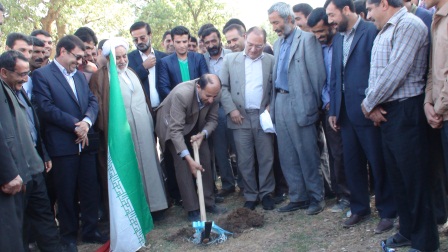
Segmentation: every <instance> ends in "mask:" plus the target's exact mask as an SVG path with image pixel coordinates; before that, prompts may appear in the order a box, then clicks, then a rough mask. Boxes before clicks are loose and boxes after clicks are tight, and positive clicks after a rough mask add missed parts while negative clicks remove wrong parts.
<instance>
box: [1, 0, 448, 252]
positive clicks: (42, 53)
mask: <svg viewBox="0 0 448 252" xmlns="http://www.w3.org/2000/svg"><path fill="white" fill-rule="evenodd" d="M422 5H424V6H422ZM427 9H432V10H433V12H431V11H428V10H427ZM4 12H5V9H4V7H3V6H2V5H1V4H0V14H1V15H0V25H2V24H3V13H4ZM267 19H268V20H269V22H270V24H271V25H272V29H273V31H274V32H276V33H277V35H278V37H279V38H278V39H277V40H276V41H275V43H274V45H273V46H271V45H270V44H269V43H268V42H267V41H266V36H267V35H266V31H265V30H264V29H263V28H261V27H251V28H249V29H246V27H245V25H244V24H243V23H242V22H241V21H240V20H238V19H230V20H229V21H228V22H227V23H226V24H225V26H224V27H223V28H222V33H221V31H220V29H219V28H218V27H215V26H214V25H213V24H204V25H203V26H202V27H201V28H200V29H199V32H198V34H197V35H198V37H197V38H195V37H193V36H192V34H190V31H189V29H188V28H186V27H184V26H176V27H173V28H172V29H171V30H170V31H166V32H165V33H164V35H163V39H162V41H161V46H162V48H163V49H164V52H162V51H158V50H156V49H155V48H154V47H153V45H154V44H153V43H154V41H152V28H154V27H151V26H150V25H149V24H148V23H146V22H142V21H138V22H136V23H134V24H133V25H132V26H131V27H130V29H129V32H130V36H131V37H132V41H133V43H134V45H135V47H136V50H134V51H131V52H130V51H129V44H128V42H127V41H126V39H124V38H110V39H104V40H101V41H99V42H98V39H97V37H96V35H95V32H94V31H93V30H92V29H90V28H88V27H81V28H79V29H78V30H77V31H76V32H75V33H74V34H73V35H66V36H64V37H62V38H60V39H59V41H58V43H57V45H56V48H55V57H54V58H53V59H50V57H51V55H52V54H53V50H54V48H53V44H52V36H51V35H50V34H49V33H48V32H47V31H44V30H35V31H33V32H32V33H31V34H30V35H25V34H23V33H10V34H7V38H6V46H5V48H6V51H5V52H4V53H3V54H1V55H0V79H1V81H0V82H1V85H0V100H1V101H4V102H2V103H1V105H0V114H1V119H0V157H1V158H0V185H1V192H0V216H1V217H0V250H1V251H29V250H30V249H31V248H32V247H33V245H34V244H35V245H36V246H37V247H38V249H40V250H41V251H77V240H78V229H79V228H80V227H79V222H80V221H81V223H82V227H81V236H82V237H81V239H82V241H83V242H87V243H105V242H106V241H107V240H108V239H109V238H108V237H107V236H106V235H104V234H102V233H101V232H100V231H99V229H98V222H99V220H104V221H106V222H107V220H108V218H113V216H109V215H108V213H109V203H108V178H107V177H108V176H107V173H108V170H107V159H108V149H107V144H108V122H109V86H110V80H109V78H110V76H109V69H110V67H115V66H111V64H110V59H111V58H110V57H112V56H114V57H115V62H116V69H117V72H118V77H119V84H120V89H121V93H122V96H123V101H124V106H125V110H126V115H127V119H128V122H129V126H130V131H131V133H132V140H133V144H134V150H135V153H136V157H137V161H138V170H139V172H140V174H141V178H142V184H143V187H144V192H145V196H146V203H147V204H148V206H149V208H150V210H151V215H152V218H153V220H154V221H163V219H164V218H165V212H166V209H168V208H169V207H171V206H173V205H180V206H182V207H183V209H184V210H185V211H186V217H187V219H188V220H189V221H198V220H200V212H199V200H198V194H197V192H196V184H195V176H196V173H197V171H198V170H199V171H201V172H202V177H203V189H204V198H205V205H206V211H207V212H210V213H214V214H222V213H225V212H226V211H227V209H226V208H224V207H221V206H219V205H218V204H219V203H222V202H224V201H225V200H226V198H227V200H230V199H233V197H232V198H229V197H228V196H229V195H232V194H234V193H235V194H236V193H237V192H238V193H239V194H238V195H239V196H242V197H244V200H245V203H244V206H243V207H245V208H248V209H251V210H255V209H256V207H257V206H258V205H259V204H261V206H262V208H263V209H264V210H273V209H275V208H276V205H278V204H282V202H284V201H285V199H286V198H288V199H289V201H288V203H287V204H283V205H282V206H281V207H277V211H278V212H279V214H281V213H284V212H292V211H297V210H299V209H304V210H306V211H305V213H306V214H307V215H316V214H319V213H321V212H322V211H323V210H324V209H325V207H326V203H325V199H326V197H328V196H329V195H330V194H333V195H334V196H335V197H336V203H335V204H334V205H333V206H332V207H331V208H329V211H331V212H334V213H340V212H344V213H345V212H347V217H348V218H347V219H344V220H343V221H342V226H343V227H345V228H350V227H353V226H356V225H359V224H360V223H363V222H364V221H366V220H368V219H369V218H370V217H371V213H372V211H373V210H372V209H371V206H370V199H371V194H374V195H375V197H374V199H375V208H376V210H377V211H378V215H379V217H380V221H379V222H378V224H377V226H376V228H375V230H374V232H375V233H376V234H381V233H384V232H387V231H389V230H391V229H393V228H394V226H398V232H396V233H395V234H394V235H392V236H391V237H389V238H388V239H386V240H383V241H381V242H382V245H383V247H384V248H397V247H402V246H408V247H410V250H409V251H412V252H414V251H438V249H439V235H438V229H437V225H438V224H443V223H445V222H446V221H447V213H446V191H445V187H446V182H447V181H446V175H447V168H448V123H447V120H448V71H447V69H448V55H447V50H446V49H447V48H448V33H447V31H448V0H425V1H421V3H418V1H417V2H415V1H414V0H358V1H355V2H353V1H352V0H327V1H326V2H325V5H324V6H323V7H321V8H316V9H313V8H312V7H311V6H309V5H308V4H303V3H302V4H297V5H295V6H293V7H292V8H291V6H289V5H288V4H286V3H283V2H278V3H275V4H273V5H272V6H271V7H270V8H269V10H268V11H267ZM6 25H7V24H6ZM223 40H225V41H226V42H227V43H226V45H223V43H222V41H223ZM270 124H272V125H274V126H275V129H274V127H269V125H270ZM274 132H275V134H273V133H274ZM194 142H195V143H197V144H198V145H199V156H200V160H201V162H200V163H198V162H197V161H195V159H194V157H193V155H192V153H193V149H192V143H194ZM159 148H160V149H159ZM159 153H160V154H159ZM218 176H219V177H220V180H221V185H222V186H221V188H220V190H218V189H217V186H216V183H215V182H216V181H217V178H218ZM55 218H56V219H57V221H58V225H56V222H55ZM397 218H398V224H396V222H397V221H396V220H397Z"/></svg>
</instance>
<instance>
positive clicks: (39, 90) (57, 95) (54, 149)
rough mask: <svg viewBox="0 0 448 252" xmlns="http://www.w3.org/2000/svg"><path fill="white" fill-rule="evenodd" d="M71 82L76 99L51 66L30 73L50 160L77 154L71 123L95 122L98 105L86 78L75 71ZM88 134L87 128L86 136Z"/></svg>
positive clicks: (52, 64) (58, 71)
mask: <svg viewBox="0 0 448 252" xmlns="http://www.w3.org/2000/svg"><path fill="white" fill-rule="evenodd" d="M73 80H74V82H75V87H76V93H77V96H78V99H76V96H75V94H74V93H73V91H72V89H71V88H70V85H69V84H68V81H67V80H66V79H65V77H64V75H63V74H62V72H61V71H60V70H59V68H58V67H57V65H56V64H55V63H54V62H52V63H51V64H49V65H47V66H45V67H42V68H39V69H37V70H35V71H34V72H33V83H34V88H33V94H34V98H35V100H36V104H37V107H38V112H39V116H40V118H41V119H42V121H41V123H43V124H44V132H45V133H44V141H45V147H46V148H47V151H48V153H49V155H50V156H51V157H52V156H65V155H74V154H78V153H79V146H78V144H75V140H76V139H77V136H76V134H75V133H74V130H75V123H77V122H79V121H81V120H83V119H84V118H85V117H89V118H90V120H91V121H92V124H94V123H95V120H96V118H97V114H98V102H97V99H96V97H95V96H94V95H93V93H92V92H91V91H90V89H89V85H88V84H87V80H86V78H85V77H84V75H83V74H82V73H81V72H79V71H77V72H76V73H75V74H74V75H73ZM92 132H93V127H90V130H89V133H92Z"/></svg>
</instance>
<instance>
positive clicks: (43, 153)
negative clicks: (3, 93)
mask: <svg viewBox="0 0 448 252" xmlns="http://www.w3.org/2000/svg"><path fill="white" fill-rule="evenodd" d="M20 92H21V93H22V96H23V97H24V98H25V101H26V105H27V106H29V107H31V109H32V111H33V118H34V127H35V128H36V132H37V141H36V150H37V152H38V153H39V156H40V157H41V158H42V159H43V160H44V161H45V162H47V161H50V157H49V156H48V152H47V149H46V148H45V144H44V141H43V140H42V134H41V132H42V131H41V127H40V122H39V117H38V116H37V113H36V110H35V108H34V104H33V103H32V102H31V101H30V99H29V98H28V95H27V94H26V92H25V90H24V89H23V88H22V89H21V90H20ZM19 102H20V100H19Z"/></svg>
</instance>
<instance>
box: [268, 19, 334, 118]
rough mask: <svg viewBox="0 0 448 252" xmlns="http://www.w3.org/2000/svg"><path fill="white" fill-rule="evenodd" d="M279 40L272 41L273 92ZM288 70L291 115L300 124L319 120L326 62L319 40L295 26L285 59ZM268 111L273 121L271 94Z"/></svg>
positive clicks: (273, 106) (273, 101)
mask: <svg viewBox="0 0 448 252" xmlns="http://www.w3.org/2000/svg"><path fill="white" fill-rule="evenodd" d="M291 36H292V35H291ZM282 40H283V38H280V39H278V40H277V41H275V43H274V55H275V65H274V70H273V78H272V82H273V85H272V88H273V92H274V93H275V80H276V78H277V68H278V57H279V55H280V46H281V42H282ZM288 73H289V74H288V85H289V95H290V97H291V99H292V102H294V104H296V106H294V111H292V116H294V117H295V118H296V121H297V124H298V125H299V126H308V125H311V124H313V123H315V122H316V121H317V120H318V119H319V108H320V107H321V104H322V100H321V93H322V88H323V85H324V83H325V78H326V76H325V65H324V60H323V57H322V46H321V45H320V43H319V41H317V39H316V37H315V36H314V35H313V34H311V33H309V32H304V31H302V30H300V29H299V28H297V27H296V28H295V34H294V38H293V41H292V44H291V51H290V53H289V58H288ZM270 113H271V117H272V120H273V122H274V123H275V95H271V106H270Z"/></svg>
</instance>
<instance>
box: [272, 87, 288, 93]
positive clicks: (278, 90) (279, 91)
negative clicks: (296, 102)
mask: <svg viewBox="0 0 448 252" xmlns="http://www.w3.org/2000/svg"><path fill="white" fill-rule="evenodd" d="M275 91H277V93H280V94H289V91H288V90H284V89H281V88H276V89H275Z"/></svg>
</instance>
